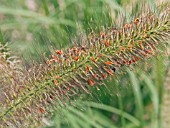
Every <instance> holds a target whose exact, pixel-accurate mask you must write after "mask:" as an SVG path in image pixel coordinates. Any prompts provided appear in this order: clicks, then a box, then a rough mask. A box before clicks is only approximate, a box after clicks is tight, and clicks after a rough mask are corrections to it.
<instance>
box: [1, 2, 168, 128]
mask: <svg viewBox="0 0 170 128" xmlns="http://www.w3.org/2000/svg"><path fill="white" fill-rule="evenodd" d="M147 2H148V4H149V5H150V6H151V7H153V8H154V7H156V3H157V2H159V1H157V0H156V1H154V0H148V1H147ZM141 4H142V2H141V1H140V0H39V1H38V0H0V42H2V43H4V44H5V43H7V42H8V44H9V47H10V48H11V49H12V50H13V51H14V53H15V54H16V55H17V56H20V57H22V58H24V59H25V60H26V62H27V63H31V62H32V61H33V60H34V61H39V62H40V61H41V57H42V55H43V53H46V55H47V56H48V55H49V54H50V52H51V51H53V50H55V49H60V48H67V47H71V46H72V45H73V44H74V43H75V42H76V43H77V44H78V40H79V39H81V36H83V35H88V34H89V33H90V32H91V31H92V30H93V31H95V32H99V31H100V30H102V29H103V27H107V26H114V25H115V24H116V23H115V21H116V19H117V18H119V16H120V15H119V14H122V15H124V16H125V17H126V18H127V19H126V20H127V22H129V21H131V20H132V19H133V18H134V16H135V15H136V14H138V13H140V12H138V10H139V9H138V7H139V6H140V5H141ZM168 62H169V60H168V57H166V56H158V57H156V58H153V59H151V60H149V61H147V63H141V64H138V65H137V66H135V67H132V69H133V70H132V71H130V69H127V73H125V74H120V76H117V77H115V78H114V79H112V80H109V81H106V85H107V87H104V86H99V89H98V90H97V89H96V88H92V89H91V94H92V96H89V95H87V94H83V95H81V96H80V97H79V98H77V101H75V102H74V105H70V104H68V105H67V106H66V107H62V108H61V110H59V112H54V113H55V116H54V117H53V118H52V119H51V120H50V121H47V122H46V124H47V125H49V128H55V127H57V128H143V127H146V128H161V122H162V120H161V104H162V94H163V85H164V78H165V72H166V67H167V64H168Z"/></svg>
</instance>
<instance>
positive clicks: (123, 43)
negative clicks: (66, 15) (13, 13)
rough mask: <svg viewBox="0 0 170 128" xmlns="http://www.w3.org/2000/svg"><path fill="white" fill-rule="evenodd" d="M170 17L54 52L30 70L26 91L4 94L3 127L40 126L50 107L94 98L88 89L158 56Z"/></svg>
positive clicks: (147, 18) (149, 17) (144, 19)
mask: <svg viewBox="0 0 170 128" xmlns="http://www.w3.org/2000/svg"><path fill="white" fill-rule="evenodd" d="M169 12H170V10H169V8H166V9H164V11H161V12H160V14H156V13H153V12H149V13H147V14H145V15H143V16H141V17H136V18H135V19H134V20H133V21H132V22H131V23H125V24H124V25H123V26H122V27H107V28H105V29H104V30H102V31H100V32H99V33H96V32H94V31H92V32H91V33H90V34H89V35H88V37H87V38H84V39H82V40H81V42H80V43H79V44H80V45H77V44H75V46H74V47H72V48H68V49H66V50H62V49H59V50H56V51H55V52H54V53H53V54H52V55H51V58H50V59H48V60H46V64H42V65H36V66H33V68H31V69H29V70H28V72H27V73H26V78H24V80H25V81H24V82H23V83H22V84H23V85H20V86H17V89H16V88H15V86H13V87H12V88H11V90H10V92H7V90H5V91H4V92H2V93H3V94H4V95H5V101H3V102H2V101H1V106H0V108H1V109H2V110H3V111H2V113H1V114H0V126H1V127H9V126H10V127H21V126H25V127H29V126H30V125H34V126H35V127H36V126H37V127H38V126H41V125H43V121H42V120H43V118H49V117H50V115H51V112H50V111H49V108H50V107H52V108H53V109H56V108H57V107H58V106H64V104H65V103H66V102H67V101H70V99H72V98H75V95H76V94H78V95H79V94H81V93H83V92H86V93H89V94H90V91H89V87H91V86H93V87H96V88H97V89H99V88H98V87H99V85H105V84H104V80H107V79H108V78H112V77H114V76H117V75H118V74H120V73H121V72H124V71H125V67H129V66H130V65H135V64H137V63H139V62H141V61H144V60H147V59H149V58H150V57H153V56H155V55H156V54H157V53H160V49H162V48H164V47H165V46H166V44H167V43H166V41H167V40H168V38H169V36H170V21H169V18H170V14H169ZM56 102H58V106H56Z"/></svg>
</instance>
